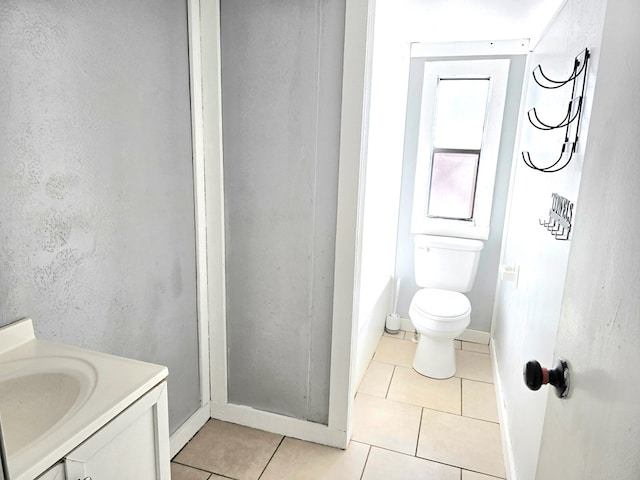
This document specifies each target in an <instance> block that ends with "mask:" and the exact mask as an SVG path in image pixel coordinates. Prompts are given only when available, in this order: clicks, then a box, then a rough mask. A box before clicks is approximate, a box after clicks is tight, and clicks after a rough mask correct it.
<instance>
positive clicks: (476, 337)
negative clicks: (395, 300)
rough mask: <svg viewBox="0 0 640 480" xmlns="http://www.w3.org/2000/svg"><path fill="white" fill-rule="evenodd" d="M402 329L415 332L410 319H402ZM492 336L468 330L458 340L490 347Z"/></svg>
mask: <svg viewBox="0 0 640 480" xmlns="http://www.w3.org/2000/svg"><path fill="white" fill-rule="evenodd" d="M400 329H401V330H405V331H407V332H414V331H415V328H414V327H413V323H411V319H410V318H404V317H400ZM490 339H491V334H490V333H489V332H481V331H480V330H471V329H466V330H465V331H464V332H462V334H461V335H459V336H458V340H462V341H463V342H471V343H480V344H482V345H489V340H490Z"/></svg>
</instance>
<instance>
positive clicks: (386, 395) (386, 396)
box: [384, 365, 398, 400]
mask: <svg viewBox="0 0 640 480" xmlns="http://www.w3.org/2000/svg"><path fill="white" fill-rule="evenodd" d="M397 367H398V366H397V365H394V366H393V370H392V371H391V378H390V379H389V385H387V391H386V393H385V394H384V398H385V400H389V390H391V382H393V376H394V375H395V374H396V368H397Z"/></svg>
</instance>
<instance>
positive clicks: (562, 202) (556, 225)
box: [538, 193, 573, 240]
mask: <svg viewBox="0 0 640 480" xmlns="http://www.w3.org/2000/svg"><path fill="white" fill-rule="evenodd" d="M572 220H573V202H571V201H570V200H568V199H566V198H564V197H563V196H561V195H558V194H557V193H552V194H551V209H550V210H549V219H548V220H543V219H540V220H538V223H539V224H540V225H542V226H543V227H545V228H546V229H547V230H548V231H549V232H551V235H553V236H554V237H555V239H556V240H569V234H570V233H571V227H572V223H571V222H572Z"/></svg>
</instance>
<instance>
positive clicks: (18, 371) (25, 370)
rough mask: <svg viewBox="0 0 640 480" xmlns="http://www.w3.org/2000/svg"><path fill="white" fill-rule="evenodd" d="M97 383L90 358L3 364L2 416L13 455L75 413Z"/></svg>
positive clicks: (0, 385)
mask: <svg viewBox="0 0 640 480" xmlns="http://www.w3.org/2000/svg"><path fill="white" fill-rule="evenodd" d="M95 385H96V371H95V369H94V368H93V367H92V366H91V365H90V364H89V363H87V362H86V361H84V360H81V359H77V358H72V357H65V356H47V357H40V358H38V359H33V358H27V359H21V360H16V361H12V362H6V363H0V415H1V418H2V427H3V430H4V436H5V441H6V445H5V448H6V449H7V454H8V455H9V456H12V455H14V454H17V453H19V452H20V451H21V450H23V449H24V448H28V447H29V446H30V445H32V444H33V443H34V442H36V441H38V440H39V439H40V438H41V437H42V436H43V435H46V434H47V433H48V432H50V431H51V430H52V429H53V428H55V427H56V426H58V425H59V424H60V423H61V422H64V420H65V419H66V418H69V417H70V416H72V415H73V414H74V413H75V412H77V411H78V409H79V408H80V407H82V405H84V403H85V402H86V401H87V399H88V398H89V396H90V395H91V392H92V391H93V389H94V387H95Z"/></svg>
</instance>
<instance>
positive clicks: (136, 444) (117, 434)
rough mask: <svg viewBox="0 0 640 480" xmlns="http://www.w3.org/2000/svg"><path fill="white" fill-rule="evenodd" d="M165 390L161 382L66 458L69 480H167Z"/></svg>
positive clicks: (168, 472) (169, 475) (168, 473)
mask: <svg viewBox="0 0 640 480" xmlns="http://www.w3.org/2000/svg"><path fill="white" fill-rule="evenodd" d="M169 457H170V455H169V422H168V411H167V387H166V383H165V382H163V383H161V384H160V385H158V386H157V387H155V388H154V389H152V390H151V391H149V393H147V394H146V395H144V396H143V397H141V398H140V399H139V400H138V401H137V402H135V403H134V404H133V405H131V406H130V407H129V408H127V409H126V410H125V411H124V412H122V413H121V414H120V415H118V416H117V417H116V418H114V419H113V420H112V421H111V422H109V423H108V424H107V425H105V426H104V427H103V428H101V429H100V430H98V432H96V433H95V434H94V435H93V436H91V437H90V438H89V439H87V440H86V441H85V442H84V443H82V444H81V445H80V446H79V447H78V448H76V449H75V450H73V451H72V452H71V453H70V454H69V455H67V457H66V458H65V466H66V470H67V479H68V480H83V479H86V478H90V479H91V480H113V479H134V478H135V479H136V480H169V479H170V478H171V474H170V466H169V461H170V458H169Z"/></svg>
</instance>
